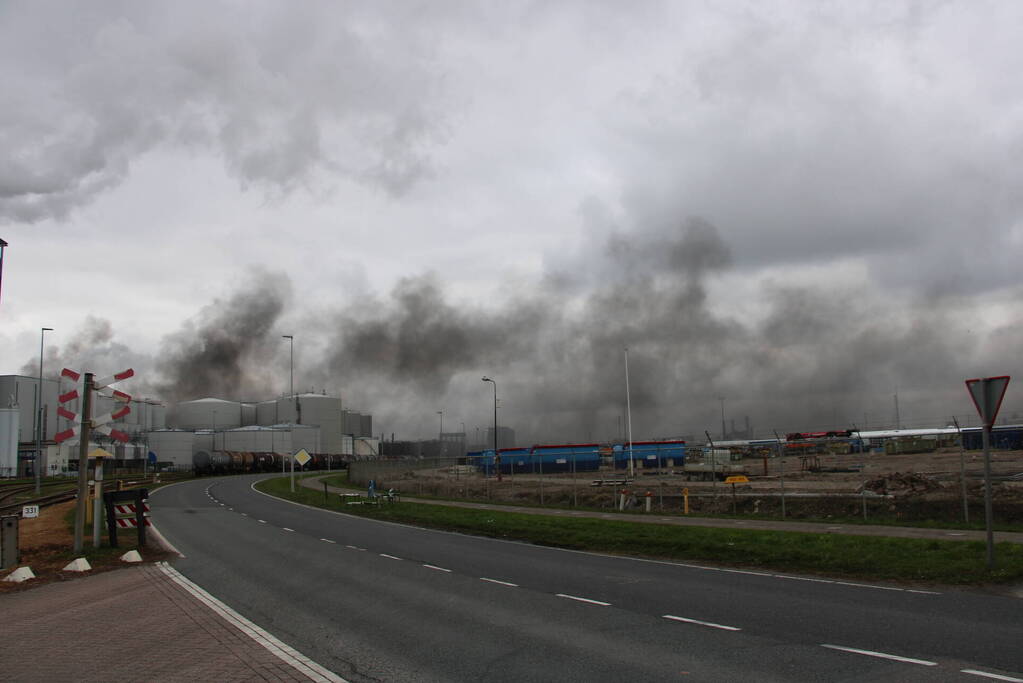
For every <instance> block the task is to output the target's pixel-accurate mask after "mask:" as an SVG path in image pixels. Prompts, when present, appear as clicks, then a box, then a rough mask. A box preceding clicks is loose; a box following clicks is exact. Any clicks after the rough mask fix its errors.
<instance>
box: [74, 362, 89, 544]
mask: <svg viewBox="0 0 1023 683" xmlns="http://www.w3.org/2000/svg"><path fill="white" fill-rule="evenodd" d="M92 380H93V376H92V373H91V372H87V373H85V384H84V387H83V389H84V390H83V391H82V429H81V431H80V432H79V441H78V502H77V504H76V505H75V546H74V551H75V554H76V555H77V554H78V553H80V552H82V547H83V546H84V544H85V538H84V537H85V533H84V530H83V528H82V527H84V526H85V506H86V504H87V499H88V497H89V433H90V432H91V431H92Z"/></svg>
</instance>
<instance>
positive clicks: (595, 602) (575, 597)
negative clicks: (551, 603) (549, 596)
mask: <svg viewBox="0 0 1023 683" xmlns="http://www.w3.org/2000/svg"><path fill="white" fill-rule="evenodd" d="M554 595H556V596H557V597H559V598H568V599H569V600H578V601H579V602H588V603H589V604H591V605H600V606H601V607H610V606H611V603H610V602H601V601H600V600H590V599H589V598H580V597H579V596H578V595H566V594H565V593H555V594H554Z"/></svg>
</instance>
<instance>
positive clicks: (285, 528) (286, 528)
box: [281, 526, 294, 531]
mask: <svg viewBox="0 0 1023 683" xmlns="http://www.w3.org/2000/svg"><path fill="white" fill-rule="evenodd" d="M281 528H282V529H284V530H285V531H294V529H289V528H288V527H286V526H282V527H281Z"/></svg>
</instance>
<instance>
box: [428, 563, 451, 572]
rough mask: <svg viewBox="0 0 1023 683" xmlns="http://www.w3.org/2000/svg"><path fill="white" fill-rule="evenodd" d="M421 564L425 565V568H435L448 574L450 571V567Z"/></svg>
mask: <svg viewBox="0 0 1023 683" xmlns="http://www.w3.org/2000/svg"><path fill="white" fill-rule="evenodd" d="M423 566H424V567H426V568H427V569H436V570H437V571H439V572H448V573H449V574H450V573H451V570H450V569H445V568H444V567H437V566H434V565H432V564H424V565H423Z"/></svg>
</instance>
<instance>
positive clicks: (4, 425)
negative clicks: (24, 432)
mask: <svg viewBox="0 0 1023 683" xmlns="http://www.w3.org/2000/svg"><path fill="white" fill-rule="evenodd" d="M20 417H21V411H20V410H19V409H18V408H2V409H0V477H13V476H14V475H16V474H17V473H18V422H19V420H20Z"/></svg>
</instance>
